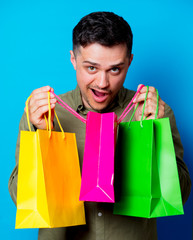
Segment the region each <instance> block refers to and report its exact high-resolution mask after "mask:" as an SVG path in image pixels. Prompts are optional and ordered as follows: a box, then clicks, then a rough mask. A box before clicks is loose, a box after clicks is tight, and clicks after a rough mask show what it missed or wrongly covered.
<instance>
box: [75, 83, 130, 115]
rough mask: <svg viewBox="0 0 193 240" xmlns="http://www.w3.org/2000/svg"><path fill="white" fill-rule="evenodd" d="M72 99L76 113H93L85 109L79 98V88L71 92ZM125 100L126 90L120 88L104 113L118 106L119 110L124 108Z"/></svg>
mask: <svg viewBox="0 0 193 240" xmlns="http://www.w3.org/2000/svg"><path fill="white" fill-rule="evenodd" d="M73 98H74V103H75V106H74V109H75V110H76V111H77V112H81V113H83V114H87V113H88V112H89V111H94V110H92V109H87V108H85V106H84V105H83V102H82V98H81V92H80V88H79V86H78V85H77V86H76V88H75V89H74V90H73ZM125 98H126V89H125V88H124V87H122V88H121V89H120V90H119V92H118V94H117V96H116V98H115V99H114V101H113V102H112V103H111V104H110V106H109V107H108V108H107V109H105V112H109V111H114V109H115V108H116V107H118V106H119V107H121V108H124V105H125V104H124V103H125Z"/></svg>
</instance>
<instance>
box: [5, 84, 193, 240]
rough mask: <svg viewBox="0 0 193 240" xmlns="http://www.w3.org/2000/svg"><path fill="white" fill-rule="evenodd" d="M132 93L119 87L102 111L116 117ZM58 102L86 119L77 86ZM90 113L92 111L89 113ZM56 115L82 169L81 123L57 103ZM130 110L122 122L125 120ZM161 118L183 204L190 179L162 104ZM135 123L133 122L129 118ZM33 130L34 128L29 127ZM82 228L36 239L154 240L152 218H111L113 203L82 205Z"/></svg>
mask: <svg viewBox="0 0 193 240" xmlns="http://www.w3.org/2000/svg"><path fill="white" fill-rule="evenodd" d="M133 95H134V92H133V91H130V90H127V89H125V88H124V87H123V88H121V90H120V91H119V93H118V95H117V98H116V99H115V100H114V102H113V103H112V104H111V105H110V106H109V107H108V109H106V110H105V112H115V113H116V115H117V116H118V117H119V116H120V115H121V113H122V112H123V110H124V109H125V107H126V106H127V104H128V103H129V102H130V101H131V98H132V97H133ZM60 97H61V98H62V100H63V101H64V102H66V103H67V104H68V105H69V106H71V107H72V108H73V109H74V110H75V111H77V112H78V113H79V114H80V115H81V116H83V117H84V118H86V116H87V113H88V111H90V110H91V109H86V108H85V107H84V106H83V103H82V100H81V95H80V89H79V87H78V86H77V88H76V89H75V90H72V91H70V92H67V93H65V94H62V95H60ZM91 111H93V110H91ZM56 112H57V115H58V117H59V119H60V122H61V125H62V127H63V129H64V131H65V132H73V133H76V139H77V147H78V153H79V159H80V167H81V169H82V162H83V152H84V143H85V127H86V125H85V123H83V122H81V121H80V120H79V119H77V118H76V117H74V116H73V115H72V114H71V113H69V112H68V111H67V110H65V109H64V108H62V107H61V106H60V105H59V104H57V105H56ZM131 114H132V111H131V112H130V113H129V114H128V116H127V117H126V118H125V119H124V121H128V120H129V119H130V117H131ZM165 117H169V118H170V123H171V129H172V135H173V140H174V146H175V152H176V159H177V164H178V171H179V177H180V184H181V191H182V198H183V203H185V201H186V200H187V198H188V196H189V193H190V186H191V182H190V177H189V173H188V169H187V167H186V165H185V163H184V161H183V147H182V144H181V141H180V136H179V133H178V130H177V127H176V123H175V118H174V114H173V112H172V110H171V108H170V107H169V106H168V105H167V104H166V107H165ZM133 120H134V121H135V119H133ZM31 127H32V129H33V131H35V128H34V127H33V125H31ZM54 128H55V130H56V131H60V129H59V126H58V123H57V121H55V120H54ZM19 130H20V131H21V130H28V126H27V120H26V114H24V115H23V116H22V119H21V122H20V126H19ZM19 142H20V134H19V136H18V140H17V147H16V166H15V168H14V170H13V172H12V174H11V176H10V179H9V191H10V195H11V197H12V199H13V201H14V202H15V204H16V196H17V194H16V193H17V173H18V158H19ZM85 213H86V225H82V226H74V227H66V228H54V229H53V228H52V229H40V230H39V235H38V239H39V240H65V239H67V240H74V239H78V240H83V239H84V240H117V239H121V240H129V239H131V240H141V239H143V240H155V239H157V230H156V219H145V218H138V217H128V216H120V215H113V204H111V203H96V202H85Z"/></svg>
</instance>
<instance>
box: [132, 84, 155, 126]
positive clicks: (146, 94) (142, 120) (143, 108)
mask: <svg viewBox="0 0 193 240" xmlns="http://www.w3.org/2000/svg"><path fill="white" fill-rule="evenodd" d="M148 90H149V86H147V92H146V95H145V100H144V105H143V110H142V115H141V120H140V126H141V127H143V124H142V121H143V116H144V111H145V105H146V101H147V95H148ZM156 93H157V106H156V112H155V118H154V119H157V115H158V111H159V93H158V90H157V89H156ZM138 106H139V103H138V104H137V106H136V108H135V110H134V112H133V114H132V116H131V118H130V120H129V126H130V123H131V121H132V119H133V117H134V115H135V112H136V110H137V108H138ZM146 118H147V117H145V119H144V120H146Z"/></svg>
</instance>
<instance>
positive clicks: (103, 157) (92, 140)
mask: <svg viewBox="0 0 193 240" xmlns="http://www.w3.org/2000/svg"><path fill="white" fill-rule="evenodd" d="M141 88H142V86H141V87H140V88H139V89H138V91H137V92H136V94H135V96H134V97H133V99H134V98H135V97H136V95H137V94H138V93H139V91H140V89H141ZM55 97H56V98H57V99H58V103H59V104H60V105H61V106H62V107H64V108H65V109H67V110H68V111H69V112H71V113H72V114H73V115H74V116H75V117H77V118H78V119H80V120H81V121H82V122H84V123H86V139H85V149H84V158H83V167H82V181H81V189H80V197H79V200H80V201H91V202H111V203H113V202H115V198H114V158H115V145H116V135H117V125H118V124H119V123H120V122H121V121H122V119H123V118H124V117H125V116H126V115H127V114H128V112H129V111H130V110H131V109H132V108H133V107H134V105H133V106H131V103H132V102H133V99H132V101H131V103H129V104H128V106H127V107H126V109H125V110H124V112H123V113H122V115H121V117H120V118H119V119H118V120H117V116H116V114H115V113H113V112H111V113H102V114H101V113H96V112H89V113H88V115H87V119H84V118H83V117H81V116H80V115H79V114H78V113H77V112H75V111H74V110H73V109H72V108H71V107H69V106H68V105H67V104H66V103H65V102H63V101H62V100H61V99H60V98H59V97H58V96H57V95H55Z"/></svg>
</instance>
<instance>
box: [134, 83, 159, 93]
mask: <svg viewBox="0 0 193 240" xmlns="http://www.w3.org/2000/svg"><path fill="white" fill-rule="evenodd" d="M140 85H142V84H140ZM140 85H139V86H138V88H139V87H140ZM146 92H147V86H144V87H142V89H141V90H140V93H146ZM148 92H152V93H156V89H155V88H154V87H151V86H150V87H149V88H148Z"/></svg>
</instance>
